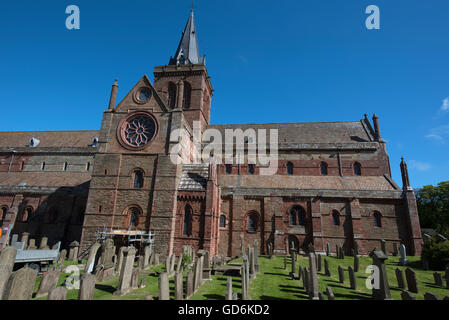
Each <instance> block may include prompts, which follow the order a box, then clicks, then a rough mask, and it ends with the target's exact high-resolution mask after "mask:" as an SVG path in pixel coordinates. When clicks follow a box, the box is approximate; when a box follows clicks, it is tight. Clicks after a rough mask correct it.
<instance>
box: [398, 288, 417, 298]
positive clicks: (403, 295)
mask: <svg viewBox="0 0 449 320" xmlns="http://www.w3.org/2000/svg"><path fill="white" fill-rule="evenodd" d="M401 298H402V300H416V298H415V297H414V296H413V295H412V294H411V292H409V291H407V290H402V292H401Z"/></svg>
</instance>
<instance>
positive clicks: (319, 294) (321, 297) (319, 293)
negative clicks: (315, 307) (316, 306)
mask: <svg viewBox="0 0 449 320" xmlns="http://www.w3.org/2000/svg"><path fill="white" fill-rule="evenodd" d="M318 297H319V300H325V299H324V293H322V292H321V291H320V292H318Z"/></svg>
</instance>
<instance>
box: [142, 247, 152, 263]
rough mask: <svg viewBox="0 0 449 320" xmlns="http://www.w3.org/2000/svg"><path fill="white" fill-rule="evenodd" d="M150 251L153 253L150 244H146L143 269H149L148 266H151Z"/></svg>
mask: <svg viewBox="0 0 449 320" xmlns="http://www.w3.org/2000/svg"><path fill="white" fill-rule="evenodd" d="M150 253H151V248H150V246H149V245H147V246H145V251H144V255H143V269H148V267H149V266H150Z"/></svg>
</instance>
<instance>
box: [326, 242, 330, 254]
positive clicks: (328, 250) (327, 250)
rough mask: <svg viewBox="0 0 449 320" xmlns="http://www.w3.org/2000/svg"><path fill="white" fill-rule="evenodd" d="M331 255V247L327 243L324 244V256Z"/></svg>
mask: <svg viewBox="0 0 449 320" xmlns="http://www.w3.org/2000/svg"><path fill="white" fill-rule="evenodd" d="M330 255H331V246H330V244H329V242H328V243H326V256H330Z"/></svg>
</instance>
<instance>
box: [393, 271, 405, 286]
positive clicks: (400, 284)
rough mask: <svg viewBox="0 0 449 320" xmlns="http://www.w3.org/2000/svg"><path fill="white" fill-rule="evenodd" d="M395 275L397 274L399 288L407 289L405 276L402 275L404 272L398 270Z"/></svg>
mask: <svg viewBox="0 0 449 320" xmlns="http://www.w3.org/2000/svg"><path fill="white" fill-rule="evenodd" d="M395 273H396V280H397V281H398V288H400V289H405V283H404V274H403V273H402V270H401V269H399V268H396V269H395Z"/></svg>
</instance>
